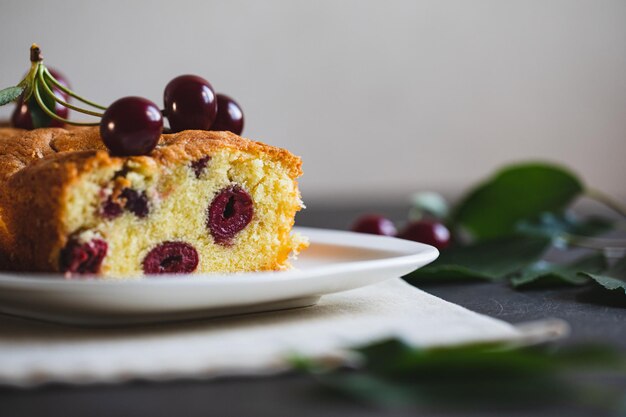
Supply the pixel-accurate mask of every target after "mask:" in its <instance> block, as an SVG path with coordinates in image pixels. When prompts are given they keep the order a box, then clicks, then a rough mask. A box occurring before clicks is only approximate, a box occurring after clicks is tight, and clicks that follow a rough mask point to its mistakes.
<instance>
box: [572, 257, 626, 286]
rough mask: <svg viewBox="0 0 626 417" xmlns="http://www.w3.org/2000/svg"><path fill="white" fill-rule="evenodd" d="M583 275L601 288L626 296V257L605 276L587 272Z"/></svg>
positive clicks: (604, 274)
mask: <svg viewBox="0 0 626 417" xmlns="http://www.w3.org/2000/svg"><path fill="white" fill-rule="evenodd" d="M582 275H583V276H586V277H589V278H591V279H592V280H593V281H594V282H596V283H597V284H599V285H600V287H601V288H605V289H607V290H609V291H615V292H617V293H620V294H624V295H626V257H623V258H622V259H620V260H619V261H617V263H616V264H615V265H613V266H612V267H611V268H609V270H608V271H606V272H605V273H603V274H597V273H596V274H594V273H587V272H585V273H582Z"/></svg>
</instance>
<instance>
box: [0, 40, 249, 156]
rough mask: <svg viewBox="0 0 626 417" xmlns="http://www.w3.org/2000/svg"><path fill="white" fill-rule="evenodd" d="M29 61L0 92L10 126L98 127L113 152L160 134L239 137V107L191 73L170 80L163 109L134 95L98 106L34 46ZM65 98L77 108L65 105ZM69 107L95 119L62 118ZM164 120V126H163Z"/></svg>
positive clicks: (152, 142) (138, 149) (148, 146)
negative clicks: (205, 133) (198, 132)
mask: <svg viewBox="0 0 626 417" xmlns="http://www.w3.org/2000/svg"><path fill="white" fill-rule="evenodd" d="M30 62H31V67H30V70H29V71H28V73H27V74H26V76H25V77H24V78H23V79H22V80H21V81H20V82H19V83H18V84H17V85H16V86H14V87H9V88H5V89H4V90H0V105H5V104H7V103H9V102H12V101H16V102H17V106H16V107H15V110H14V111H13V113H12V116H11V124H12V126H13V127H15V128H20V129H28V130H30V129H35V128H40V127H64V126H65V125H74V126H99V127H100V128H99V134H100V135H99V136H100V137H101V140H102V142H103V143H104V145H105V146H106V148H108V150H109V152H110V153H111V154H112V155H115V156H137V155H148V154H150V152H152V150H153V149H154V148H155V147H156V146H157V143H158V142H159V138H160V137H161V134H162V133H176V132H181V131H184V130H214V131H230V132H233V133H235V134H237V135H240V134H241V132H242V131H243V127H244V115H243V111H242V109H241V106H239V104H238V103H237V102H236V101H235V100H234V99H232V98H231V97H229V96H227V95H225V94H216V93H215V90H214V89H213V87H212V86H211V84H210V83H209V82H208V81H207V80H206V79H204V78H202V77H200V76H197V75H180V76H178V77H176V78H174V79H173V80H171V81H170V82H169V83H168V84H167V85H166V87H165V90H164V93H163V105H164V107H163V109H159V107H158V106H157V105H156V104H155V103H153V102H152V101H150V100H147V99H145V98H142V97H135V96H129V97H122V98H120V99H118V100H116V101H114V102H113V103H112V104H110V105H109V106H102V105H100V104H97V103H95V102H93V101H90V100H87V99H85V98H83V97H81V96H80V95H78V94H76V93H75V92H74V91H72V90H71V89H70V84H69V82H68V81H67V79H66V78H65V77H64V76H63V75H62V74H61V73H60V72H59V71H57V70H53V69H51V68H48V67H47V66H46V65H45V64H44V62H43V56H42V54H41V49H40V48H39V46H37V45H36V44H33V45H32V46H31V48H30ZM71 98H74V99H75V100H77V101H79V102H80V103H82V104H81V105H82V106H83V107H80V106H78V105H74V104H71V103H70V100H71ZM86 107H87V108H86ZM70 110H73V111H76V112H79V113H82V114H86V115H89V116H93V117H96V118H99V119H100V120H99V121H94V122H79V121H73V120H70V119H69V118H68V117H69V113H70ZM164 118H165V119H167V121H168V122H169V127H168V128H164V124H163V121H164Z"/></svg>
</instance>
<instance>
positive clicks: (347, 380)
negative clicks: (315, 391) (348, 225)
mask: <svg viewBox="0 0 626 417" xmlns="http://www.w3.org/2000/svg"><path fill="white" fill-rule="evenodd" d="M355 352H357V353H358V354H360V356H361V357H362V359H363V360H362V366H361V369H360V370H359V371H357V372H355V371H351V372H345V371H341V370H335V371H334V372H330V373H326V374H322V375H316V380H317V381H318V382H320V383H321V384H322V386H323V387H325V388H326V389H329V390H330V391H331V392H333V393H337V394H341V395H344V396H347V397H349V398H352V399H355V400H358V401H361V402H364V403H369V404H376V405H380V406H398V405H407V404H416V405H429V406H443V407H448V408H449V407H454V408H458V407H460V408H465V407H467V406H479V407H486V408H491V409H492V408H493V406H494V404H496V403H497V404H502V405H508V406H511V405H527V404H529V403H532V404H539V403H541V404H544V403H545V404H549V403H558V402H560V401H562V400H563V399H565V398H570V399H572V398H573V399H580V398H579V396H578V395H577V393H579V392H580V390H581V388H583V387H582V386H580V380H579V379H577V378H572V372H575V371H577V370H588V369H591V370H596V371H609V372H617V373H618V374H620V375H622V374H623V372H622V370H623V369H624V366H625V365H626V363H625V362H626V361H625V359H626V358H625V357H624V356H623V355H621V354H620V353H619V352H617V351H613V350H610V349H608V348H602V347H599V346H579V347H571V348H567V349H562V350H560V351H554V350H553V349H547V348H538V347H535V348H521V349H510V348H507V345H506V344H505V343H497V342H494V343H486V344H466V345H458V346H451V347H443V348H426V349H425V348H419V347H412V346H409V345H407V344H405V343H403V342H402V341H399V340H397V339H391V340H386V341H381V342H377V343H374V344H371V345H368V346H365V347H362V348H358V349H355ZM599 386H602V385H601V384H600V385H599ZM585 388H586V387H585ZM485 393H488V395H485ZM616 395H617V397H618V398H617V399H618V400H619V393H616ZM607 398H609V397H603V401H604V400H606V399H607ZM451 399H453V401H451ZM611 399H613V398H612V397H611ZM583 401H584V399H583ZM603 404H604V405H605V406H606V405H608V404H606V403H603Z"/></svg>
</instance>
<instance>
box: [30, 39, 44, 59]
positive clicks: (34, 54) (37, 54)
mask: <svg viewBox="0 0 626 417" xmlns="http://www.w3.org/2000/svg"><path fill="white" fill-rule="evenodd" d="M41 61H43V56H42V55H41V49H40V48H39V45H37V44H36V43H34V44H32V45H31V47H30V62H41Z"/></svg>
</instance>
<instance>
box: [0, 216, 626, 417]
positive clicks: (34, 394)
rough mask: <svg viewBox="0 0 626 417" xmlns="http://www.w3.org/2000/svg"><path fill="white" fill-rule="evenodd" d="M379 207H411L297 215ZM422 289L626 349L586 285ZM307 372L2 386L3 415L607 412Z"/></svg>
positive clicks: (621, 308) (330, 219)
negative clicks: (476, 404)
mask: <svg viewBox="0 0 626 417" xmlns="http://www.w3.org/2000/svg"><path fill="white" fill-rule="evenodd" d="M371 211H377V212H380V213H382V214H385V215H388V216H389V217H391V218H393V219H404V218H405V214H406V207H398V206H396V207H373V206H372V205H368V206H365V205H361V206H359V207H358V208H355V207H330V206H313V207H309V209H307V210H306V211H305V212H303V213H302V214H300V215H299V217H298V224H299V225H302V226H313V227H324V228H334V229H345V228H347V227H348V226H349V224H350V223H351V221H352V220H353V219H354V218H355V216H356V215H357V214H358V213H359V212H371ZM421 288H422V289H423V290H425V291H427V292H429V293H431V294H434V295H436V296H438V297H441V298H443V299H445V300H448V301H451V302H454V303H457V304H459V305H462V306H465V307H467V308H469V309H471V310H474V311H477V312H479V313H483V314H487V315H489V316H492V317H496V318H499V319H502V320H505V321H508V322H511V323H521V322H525V321H531V320H537V319H544V318H551V317H556V318H561V319H564V320H566V321H567V322H568V323H569V324H570V326H571V328H572V332H571V335H570V337H568V338H567V339H565V340H563V341H560V342H558V343H559V344H579V343H585V342H592V343H602V344H608V345H610V346H614V347H616V348H618V349H620V350H623V351H626V308H625V307H626V304H624V302H623V300H622V299H616V300H615V301H614V302H610V303H607V302H606V300H604V301H603V302H599V299H598V298H597V296H596V295H594V293H593V292H590V291H589V290H588V289H580V288H574V289H542V290H532V291H515V290H512V289H511V288H509V287H508V286H507V285H505V284H500V283H471V284H468V283H463V284H437V285H435V284H431V285H428V286H423V287H421ZM315 387H316V384H315V382H314V381H313V380H312V379H311V378H310V377H307V376H302V375H284V376H279V377H271V378H227V379H220V380H215V381H176V382H167V383H142V382H134V383H127V384H121V385H112V386H107V385H94V386H88V387H71V386H65V385H49V386H45V387H40V388H36V389H30V390H20V389H14V388H7V387H4V388H0V416H11V417H18V416H35V415H46V416H65V417H68V416H90V417H96V416H116V415H119V416H135V415H138V416H144V415H145V416H151V417H156V416H172V415H181V416H186V415H189V416H206V415H221V416H248V415H250V416H252V415H267V416H270V415H275V416H291V415H299V416H317V415H324V416H369V415H384V416H404V415H415V413H416V412H418V411H419V414H420V415H429V416H430V415H433V416H435V415H437V416H438V415H463V416H471V415H510V416H517V415H519V416H522V415H533V416H536V415H546V416H548V415H570V416H574V415H581V416H582V415H605V414H603V413H604V412H603V411H600V410H595V409H593V408H589V409H586V408H580V407H574V406H567V405H562V406H560V407H557V408H540V409H537V408H530V409H524V410H505V411H503V410H495V409H494V410H489V412H487V411H486V410H482V411H481V412H476V413H474V412H472V411H470V410H463V411H462V412H459V413H458V414H451V413H442V412H437V411H434V410H416V409H391V410H389V409H384V410H383V409H376V408H370V407H366V406H364V405H362V404H356V403H353V402H350V401H348V400H340V399H337V398H331V397H328V396H325V395H323V393H321V392H320V391H319V390H317V389H315Z"/></svg>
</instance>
